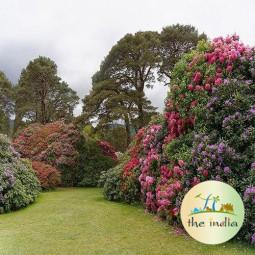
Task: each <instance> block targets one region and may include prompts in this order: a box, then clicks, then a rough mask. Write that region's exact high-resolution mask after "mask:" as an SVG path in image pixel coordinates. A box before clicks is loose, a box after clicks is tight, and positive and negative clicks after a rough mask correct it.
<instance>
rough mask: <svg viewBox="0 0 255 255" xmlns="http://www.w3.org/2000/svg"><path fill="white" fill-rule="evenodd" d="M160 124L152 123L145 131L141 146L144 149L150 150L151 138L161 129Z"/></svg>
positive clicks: (153, 138)
mask: <svg viewBox="0 0 255 255" xmlns="http://www.w3.org/2000/svg"><path fill="white" fill-rule="evenodd" d="M161 128H162V127H161V125H156V124H154V125H152V126H150V127H149V128H148V129H147V131H146V134H145V136H144V138H143V147H144V150H150V149H151V148H152V147H153V144H152V142H153V140H155V138H156V135H157V133H158V132H159V131H160V130H161Z"/></svg>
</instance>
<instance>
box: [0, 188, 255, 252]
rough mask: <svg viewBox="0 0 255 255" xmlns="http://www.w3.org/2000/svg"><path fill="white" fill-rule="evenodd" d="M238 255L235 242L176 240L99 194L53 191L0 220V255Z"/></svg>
mask: <svg viewBox="0 0 255 255" xmlns="http://www.w3.org/2000/svg"><path fill="white" fill-rule="evenodd" d="M6 254H8V255H89V254H111V255H112V254H118V255H120V254H139V255H140V254H146V255H149V254H160V255H163V254H169V255H178V254H182V255H189V254H190V255H199V254H206V255H210V254H219V255H226V254H231V255H235V254H236V255H237V254H238V255H240V254H242V255H243V254H255V249H254V248H250V247H247V246H245V245H241V244H236V243H227V244H225V245H219V246H207V245H203V244H200V243H197V242H196V241H193V240H191V239H190V238H188V237H186V236H180V235H179V236H177V235H176V234H174V233H173V232H171V228H170V227H169V226H167V225H166V224H165V223H162V222H158V221H156V220H155V219H154V217H153V216H151V215H148V214H145V213H144V210H143V209H142V208H138V207H134V206H130V205H125V204H120V203H113V202H108V201H106V200H104V199H103V198H102V194H101V190H100V189H81V188H80V189H78V188H76V189H73V188H72V189H71V188H70V189H58V190H57V191H54V192H47V193H43V194H41V195H40V197H39V199H38V200H37V202H36V203H35V204H33V205H31V206H29V207H28V208H26V209H23V210H20V211H17V212H14V213H9V214H5V215H0V255H6Z"/></svg>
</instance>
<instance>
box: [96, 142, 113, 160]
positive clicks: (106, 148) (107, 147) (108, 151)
mask: <svg viewBox="0 0 255 255" xmlns="http://www.w3.org/2000/svg"><path fill="white" fill-rule="evenodd" d="M97 144H98V145H99V147H100V148H101V150H102V152H103V154H104V155H105V156H108V157H111V158H112V159H113V160H117V155H116V151H115V150H114V148H113V147H112V145H111V144H110V143H109V142H107V141H98V143H97Z"/></svg>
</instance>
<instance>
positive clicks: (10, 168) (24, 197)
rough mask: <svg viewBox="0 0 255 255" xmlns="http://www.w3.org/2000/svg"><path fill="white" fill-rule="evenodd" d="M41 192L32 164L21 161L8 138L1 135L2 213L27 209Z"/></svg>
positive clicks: (0, 185) (0, 198)
mask: <svg viewBox="0 0 255 255" xmlns="http://www.w3.org/2000/svg"><path fill="white" fill-rule="evenodd" d="M39 192H40V185H39V182H38V179H37V178H36V176H35V173H34V171H33V169H32V167H31V163H30V162H28V161H26V160H22V159H20V157H19V154H18V153H17V152H15V150H14V149H13V148H12V147H11V146H10V143H9V141H8V139H7V137H6V136H3V135H1V134H0V213H4V212H8V211H12V210H17V209H19V208H21V207H25V206H26V205H28V204H30V203H32V202H33V201H34V200H35V198H36V197H37V195H38V194H39Z"/></svg>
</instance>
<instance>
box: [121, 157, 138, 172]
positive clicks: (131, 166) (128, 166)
mask: <svg viewBox="0 0 255 255" xmlns="http://www.w3.org/2000/svg"><path fill="white" fill-rule="evenodd" d="M138 165H139V159H138V158H136V157H135V158H131V159H130V160H129V161H128V162H127V163H126V164H125V166H124V173H123V174H124V176H129V175H131V174H132V170H133V169H134V168H136V167H137V166H138Z"/></svg>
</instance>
